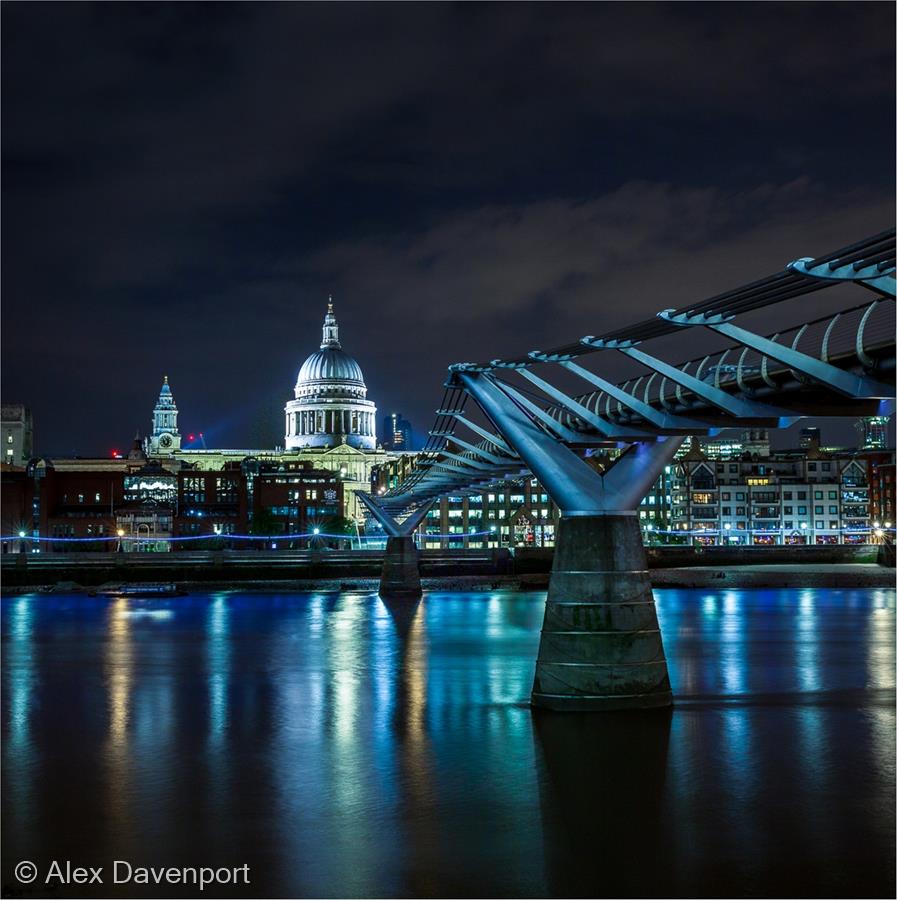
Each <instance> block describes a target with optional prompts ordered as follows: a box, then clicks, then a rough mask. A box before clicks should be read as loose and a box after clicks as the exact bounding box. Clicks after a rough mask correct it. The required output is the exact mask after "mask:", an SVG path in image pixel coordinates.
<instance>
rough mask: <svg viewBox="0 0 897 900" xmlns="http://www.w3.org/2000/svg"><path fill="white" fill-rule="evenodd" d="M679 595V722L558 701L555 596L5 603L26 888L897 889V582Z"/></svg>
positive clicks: (664, 615) (706, 892)
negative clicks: (552, 621) (168, 876)
mask: <svg viewBox="0 0 897 900" xmlns="http://www.w3.org/2000/svg"><path fill="white" fill-rule="evenodd" d="M656 596H657V601H658V612H659V616H660V620H661V627H662V629H663V634H664V640H665V647H666V652H667V656H668V659H669V665H670V675H671V680H672V683H673V689H674V691H675V693H676V697H677V703H676V706H675V708H674V710H673V711H672V712H671V713H670V712H656V711H652V712H650V713H605V714H557V713H546V712H539V713H534V712H533V711H531V710H530V709H529V707H528V705H527V700H528V697H529V691H530V688H531V683H532V677H533V670H534V664H535V656H536V651H537V647H538V643H539V629H540V626H541V618H542V609H543V602H544V594H539V593H489V592H484V593H467V594H458V593H452V594H441V593H431V594H428V595H427V596H426V597H425V599H424V600H423V602H422V603H420V604H411V605H409V604H407V603H406V604H395V605H390V606H387V605H385V604H384V603H383V602H382V601H381V600H380V599H379V598H378V597H377V596H376V595H372V594H364V593H342V594H280V595H278V594H242V593H239V592H234V593H227V594H191V595H190V596H187V597H182V598H176V599H172V600H154V601H147V600H133V599H132V600H128V599H123V598H122V599H105V598H88V597H86V596H83V595H78V596H75V595H72V596H65V595H29V596H21V597H10V598H7V599H4V600H3V603H2V613H3V615H2V638H3V647H2V649H3V696H2V701H3V707H2V713H3V762H4V765H3V796H2V803H3V821H2V827H3V886H4V894H5V895H7V896H12V895H15V896H55V897H65V896H125V895H127V896H137V897H141V896H142V897H152V896H159V895H160V894H164V893H167V894H169V895H171V896H193V895H196V896H199V893H198V890H196V889H191V888H185V887H184V886H182V885H181V886H171V885H170V886H168V887H165V886H164V885H163V886H162V887H159V886H156V885H152V886H145V885H135V884H133V883H130V884H124V885H118V886H116V885H114V884H111V883H110V880H111V876H112V866H113V862H114V860H126V861H128V862H129V863H130V864H131V865H133V866H144V867H145V866H155V867H161V866H176V867H191V866H194V867H196V866H210V867H231V868H234V867H238V866H243V865H248V867H249V869H248V872H249V878H250V887H248V888H247V887H235V888H229V887H227V886H221V885H216V886H215V888H214V890H213V891H212V892H211V896H253V897H258V896H273V897H279V896H308V897H329V896H347V897H381V896H384V897H415V896H474V897H482V896H487V897H489V896H497V897H516V896H524V897H530V896H602V897H619V896H672V897H679V896H689V897H692V896H700V897H704V896H706V897H717V896H752V897H754V896H807V897H825V896H871V897H885V896H887V897H893V895H894V850H895V847H894V838H895V836H894V796H895V705H894V704H895V692H894V673H895V618H894V615H895V592H894V591H892V590H855V591H852V590H820V589H812V590H731V591H730V590H725V591H717V592H708V591H691V590H681V591H680V590H660V591H657V592H656ZM21 860H29V861H31V862H33V863H34V864H35V866H36V868H37V872H38V873H39V877H38V879H37V880H36V881H35V883H33V884H32V885H31V886H29V887H25V886H23V885H21V884H19V883H17V882H16V879H15V877H14V875H13V868H14V866H15V864H16V863H17V862H19V861H21ZM54 860H55V861H63V862H64V861H66V860H68V861H70V862H71V863H72V864H73V865H81V866H85V867H95V868H96V867H103V869H104V873H106V874H105V875H104V883H103V886H102V887H101V888H100V887H97V886H96V885H93V886H91V885H83V886H80V887H78V886H75V887H65V886H58V885H50V886H47V885H45V884H43V880H44V876H45V874H46V872H47V871H48V867H49V866H50V865H51V863H52V862H53V861H54ZM206 895H207V896H209V895H210V892H209V889H208V888H207V889H206Z"/></svg>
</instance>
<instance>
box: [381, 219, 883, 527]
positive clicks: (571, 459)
mask: <svg viewBox="0 0 897 900" xmlns="http://www.w3.org/2000/svg"><path fill="white" fill-rule="evenodd" d="M894 272H895V233H894V231H893V230H890V231H887V232H883V233H881V234H877V235H875V236H873V237H870V238H867V239H866V240H863V241H859V242H858V243H856V244H853V245H851V246H849V247H844V248H842V249H840V250H836V251H834V252H833V253H828V254H826V255H824V256H821V257H818V258H815V259H813V258H804V259H799V260H796V261H795V262H792V263H791V264H789V265H788V266H787V267H786V268H785V270H784V271H782V272H779V273H777V274H775V275H772V276H770V277H768V278H764V279H761V280H759V281H755V282H753V283H751V284H748V285H745V286H743V287H740V288H737V289H735V290H732V291H728V292H726V293H723V294H719V295H717V296H715V297H711V298H709V299H707V300H704V301H702V302H700V303H696V304H695V305H693V306H689V307H685V308H682V309H679V310H670V309H668V310H663V311H662V312H660V313H658V314H657V316H656V318H654V319H649V320H646V321H643V322H640V323H638V324H636V325H633V326H630V327H627V328H623V329H619V330H617V331H614V332H611V333H609V334H605V335H602V336H599V337H596V336H587V337H583V338H581V339H580V340H578V341H576V342H573V343H570V344H566V345H563V346H561V347H557V348H555V349H552V350H547V351H539V350H534V351H532V352H530V353H528V354H526V355H525V356H523V357H519V358H516V359H507V360H500V359H494V360H492V361H490V362H488V363H481V364H477V363H457V364H455V365H452V366H450V367H449V372H450V378H449V381H448V383H447V385H446V393H445V396H444V398H443V402H442V405H441V406H440V409H439V410H438V411H437V417H436V423H435V425H434V427H433V429H432V431H431V432H430V440H429V442H428V444H427V447H426V448H425V449H424V452H423V454H422V456H421V458H420V461H419V463H418V465H417V466H416V467H415V469H414V470H413V471H412V472H411V473H410V474H409V475H408V476H407V477H406V478H405V479H404V481H403V482H402V483H401V484H399V485H398V486H397V487H395V488H393V489H392V490H390V491H389V492H387V493H386V494H384V495H383V496H381V497H378V498H376V499H374V498H370V497H368V498H365V499H366V505H367V506H368V509H369V510H370V511H371V512H372V514H373V515H374V516H375V517H376V518H377V519H378V520H379V521H380V522H381V524H383V525H384V528H386V530H387V532H388V533H389V534H393V531H395V530H396V529H399V531H400V532H401V533H405V532H407V533H410V531H411V530H413V527H416V525H417V524H419V522H420V521H422V519H423V516H424V515H425V513H426V509H428V508H429V506H430V504H431V502H432V501H434V500H435V499H436V498H437V497H439V496H442V495H445V494H455V495H458V494H471V493H480V492H482V491H484V490H486V489H488V488H489V487H491V486H493V485H495V484H497V483H500V482H503V481H506V480H509V479H513V478H517V477H520V476H526V475H529V474H530V473H532V474H534V475H535V476H536V477H538V478H539V479H540V480H541V481H542V483H543V484H544V485H545V487H546V489H547V490H548V492H549V494H551V496H552V499H553V500H554V501H555V502H556V503H557V505H558V506H559V508H560V509H561V511H562V513H563V514H564V515H565V516H572V515H593V514H604V513H605V512H606V511H608V510H616V511H622V510H630V511H631V510H634V509H635V507H636V506H637V505H638V503H639V502H640V500H641V498H642V497H643V496H644V494H645V493H647V492H648V490H649V489H650V486H651V484H653V482H654V480H655V478H656V477H657V473H658V472H659V471H660V469H661V468H662V466H663V465H665V464H666V463H668V462H669V460H670V459H671V458H672V457H673V455H674V454H675V451H676V449H677V448H678V447H679V446H680V444H681V442H682V440H683V438H684V436H686V435H692V434H696V435H713V434H715V433H717V432H718V431H719V430H720V429H722V428H726V427H732V426H736V425H739V426H744V425H758V426H764V427H787V426H789V425H791V424H792V423H793V422H795V421H796V420H797V419H799V418H801V417H804V416H811V415H849V416H861V415H877V414H888V413H890V412H892V411H893V405H894V401H893V397H894V381H893V373H894V302H893V301H894V298H895V278H894ZM843 283H849V284H852V285H855V286H858V287H861V288H864V289H866V290H868V291H870V292H871V293H872V294H873V295H874V296H873V297H872V298H871V299H870V300H868V301H867V302H863V303H861V304H858V305H855V306H852V307H850V308H847V309H842V310H841V311H839V312H836V313H834V314H833V315H828V316H824V317H822V318H819V319H816V320H813V321H809V322H806V321H805V322H803V323H801V324H800V325H798V326H795V327H793V328H790V329H788V330H785V331H779V332H777V333H775V334H771V335H760V334H757V333H755V332H754V331H751V330H749V329H747V328H745V327H742V325H741V324H736V321H737V320H739V317H741V316H743V315H745V314H746V313H749V312H754V311H757V310H760V309H763V308H766V307H770V306H772V305H774V304H779V303H783V302H785V301H788V300H793V299H795V298H798V297H802V296H804V295H806V294H810V293H814V292H816V291H821V290H825V289H827V288H830V287H832V286H835V285H837V284H843ZM696 330H697V331H704V332H712V333H714V334H715V335H720V336H722V338H724V339H726V340H727V341H728V342H729V346H728V347H727V348H724V349H722V350H719V351H716V352H713V353H711V354H708V355H706V356H703V357H701V358H700V359H692V360H688V361H687V362H684V363H679V364H671V363H669V362H666V361H665V360H664V359H661V358H660V357H658V356H656V355H654V354H652V353H650V352H648V351H647V350H646V349H645V348H644V345H645V343H646V342H648V341H651V340H653V339H656V338H661V337H665V336H668V335H674V334H676V333H681V332H683V331H691V332H694V331H696ZM608 351H612V352H614V353H618V354H622V355H624V356H626V357H629V359H630V360H632V361H634V362H635V363H637V364H638V365H639V366H640V367H641V368H642V370H643V371H642V372H641V374H639V375H637V376H635V377H633V378H630V379H628V380H626V381H624V382H622V383H612V382H610V381H609V380H607V379H605V378H603V377H602V376H601V375H599V374H597V373H596V372H594V371H592V370H591V369H589V368H586V367H585V366H583V365H582V364H581V358H582V357H584V356H587V355H593V354H597V353H600V352H608ZM561 370H563V371H561ZM557 375H562V376H563V377H564V378H566V379H567V380H568V381H569V380H571V379H570V376H571V375H572V376H575V379H576V380H577V381H579V382H581V383H582V385H583V388H584V389H585V388H587V390H584V391H583V392H582V393H576V392H570V391H566V390H563V389H561V388H560V387H559V386H558V385H557V383H556V382H557V378H556V377H555V378H554V380H553V376H557ZM468 397H473V399H474V401H475V402H476V404H477V406H478V407H479V408H480V409H481V410H482V412H483V413H484V414H485V416H486V418H487V419H488V420H489V421H490V422H491V423H492V425H493V426H494V428H495V431H493V430H491V429H489V428H484V427H483V426H482V425H480V424H477V422H476V421H474V419H473V417H471V416H470V415H468V414H467V413H466V412H465V403H466V401H467V398H468ZM459 427H460V428H462V429H464V431H462V432H461V433H462V434H463V435H464V436H463V437H462V436H459V434H458V433H457V431H458V429H459ZM625 444H628V445H629V447H628V449H626V451H625V452H624V453H622V454H621V455H620V457H618V459H617V461H616V462H615V463H614V464H613V465H612V466H611V468H610V469H609V470H608V471H607V472H605V473H603V474H599V473H597V472H596V471H595V469H593V468H592V467H591V466H589V465H588V464H587V463H586V462H585V461H584V460H583V459H582V456H581V451H582V449H583V448H589V447H602V446H603V447H607V446H621V445H625ZM421 509H424V512H423V513H421V512H420V510H421ZM408 510H412V512H411V513H410V515H408V517H407V518H406V519H405V522H404V523H403V524H402V525H399V524H398V522H397V518H396V517H398V516H400V515H402V514H403V513H407V511H408ZM389 523H391V524H389ZM409 523H413V524H412V527H411V528H408V524H409ZM388 524H389V527H387V525H388ZM397 533H398V532H397Z"/></svg>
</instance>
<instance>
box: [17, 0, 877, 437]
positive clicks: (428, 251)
mask: <svg viewBox="0 0 897 900" xmlns="http://www.w3.org/2000/svg"><path fill="white" fill-rule="evenodd" d="M846 9H847V8H846V7H843V6H841V5H838V4H827V5H825V6H819V7H816V6H814V7H812V8H811V7H802V6H800V5H798V4H794V5H789V6H786V7H781V8H778V7H775V8H767V7H765V6H753V7H746V6H740V5H736V6H734V7H733V6H731V5H728V6H726V7H725V8H723V7H722V6H715V5H710V4H706V5H700V6H690V5H688V6H686V5H678V6H676V7H671V6H645V5H638V6H635V5H633V6H626V5H598V4H594V5H579V6H575V7H565V8H557V7H555V8H554V9H552V10H551V11H550V12H549V10H548V8H547V7H545V6H542V5H537V4H534V5H529V6H511V7H509V6H504V7H501V8H499V7H477V8H476V9H474V8H470V7H467V8H461V7H452V6H435V5H434V6H429V7H414V8H407V7H406V8H403V9H402V11H401V13H399V12H398V9H397V8H396V7H390V6H385V5H378V6H371V7H364V8H360V9H359V10H358V11H357V13H358V15H359V16H360V17H361V19H362V21H363V24H364V26H365V27H359V28H354V29H352V30H351V32H347V31H346V29H345V27H344V26H345V15H346V13H345V10H344V9H342V8H339V7H309V6H300V5H286V6H282V7H278V6H265V7H250V6H242V5H241V6H232V7H218V6H216V7H215V8H214V11H213V12H206V11H205V10H202V11H199V10H198V8H192V7H175V6H167V7H155V6H152V7H144V6H142V7H139V8H138V7H128V6H121V7H108V8H102V9H101V8H98V7H92V6H88V5H80V4H79V5H74V6H73V7H56V11H57V13H58V14H57V15H54V17H53V18H52V20H47V19H46V17H41V16H39V15H38V14H37V12H36V8H35V7H33V6H30V5H25V4H23V5H21V6H11V7H8V8H7V10H6V25H7V27H6V28H5V29H4V36H3V40H4V59H3V67H4V69H3V71H4V76H5V77H4V84H3V90H4V101H5V102H4V105H3V124H4V126H5V138H6V140H5V155H4V177H5V181H4V187H5V191H4V194H5V197H4V199H5V206H6V213H7V216H8V217H9V218H10V220H15V221H17V222H19V223H20V226H21V227H20V228H18V229H14V230H10V229H7V234H6V241H7V254H6V266H5V267H4V273H3V288H4V298H5V301H6V302H5V303H4V305H3V313H2V316H3V338H2V340H3V373H2V374H3V382H4V388H3V393H4V401H5V402H22V403H24V404H25V405H27V406H28V407H29V408H31V409H32V411H33V413H34V421H35V434H36V440H37V445H38V448H39V449H40V451H41V452H46V453H50V454H55V453H60V454H61V453H71V452H79V453H82V454H89V453H103V452H106V451H107V450H108V448H110V447H113V446H116V445H118V444H121V443H123V442H125V441H126V440H128V439H129V438H130V437H131V436H132V435H133V432H134V429H135V428H136V427H140V428H145V427H146V425H145V424H144V420H145V412H144V409H145V404H146V398H147V397H151V396H153V395H154V392H155V390H156V389H157V386H158V382H159V380H160V378H161V376H162V375H163V374H168V375H169V376H171V378H172V380H173V382H174V383H176V384H177V385H178V391H179V395H180V396H181V397H182V398H183V399H182V401H181V402H182V403H183V421H184V423H185V425H187V427H188V428H189V429H190V430H193V431H203V432H204V434H205V435H206V440H207V441H209V442H211V443H214V444H216V445H218V446H235V445H250V446H255V445H259V446H273V445H274V444H275V443H276V436H277V434H278V430H279V424H280V414H281V410H282V403H283V402H284V400H285V399H286V398H287V396H288V392H287V391H286V390H285V386H286V385H288V384H289V383H290V379H291V378H292V377H294V376H295V369H296V367H297V366H298V363H299V362H300V361H301V359H302V358H304V356H305V354H306V353H307V347H308V341H309V340H313V337H312V336H313V335H314V334H315V332H316V330H317V327H318V317H319V310H320V305H321V303H322V301H323V299H324V298H326V296H327V295H328V294H329V293H332V294H333V296H334V299H335V301H336V302H337V303H338V304H340V309H341V311H342V315H343V316H344V317H345V318H346V319H347V321H351V322H352V323H353V327H354V329H356V330H357V333H358V336H359V341H358V342H357V343H356V345H355V346H356V352H357V353H358V355H359V357H360V358H361V359H362V360H363V361H364V364H365V371H366V373H367V377H368V380H369V388H370V391H371V394H372V396H375V397H376V398H377V399H378V402H379V403H380V405H381V409H383V410H387V409H401V410H403V412H404V414H405V415H406V416H407V417H408V418H409V419H410V420H411V421H412V422H414V423H415V426H416V427H417V428H418V429H425V428H427V427H428V426H429V423H430V421H431V420H432V412H433V409H434V408H435V406H436V403H437V402H438V396H439V386H440V384H441V383H442V381H443V380H444V377H445V368H446V366H447V365H449V364H450V363H453V362H457V361H460V360H463V359H468V358H472V359H476V358H479V357H481V356H482V355H483V354H484V353H486V352H488V353H490V354H495V353H505V352H507V353H518V352H525V351H526V350H528V349H531V348H533V347H537V346H539V345H544V344H546V343H551V342H556V341H558V340H561V339H569V337H570V336H571V335H576V334H586V333H594V332H595V331H598V330H601V329H602V328H609V327H614V326H617V325H621V324H624V323H625V322H627V321H630V320H631V319H632V317H633V316H634V315H638V314H642V315H649V314H653V313H654V311H655V310H656V309H657V307H658V306H659V305H661V304H658V303H656V302H655V301H656V299H657V298H658V297H660V296H662V297H663V299H664V303H663V304H662V305H667V306H677V305H679V304H681V303H684V302H687V301H689V300H691V299H695V298H701V297H703V296H707V295H710V294H712V293H714V292H716V291H718V290H723V289H727V288H729V287H730V286H731V285H732V284H736V283H739V282H745V281H749V280H751V279H753V278H757V277H762V276H764V275H766V274H768V273H769V272H772V271H778V270H780V269H781V268H782V267H783V265H785V264H786V263H787V262H789V261H790V260H788V259H785V258H783V257H782V253H783V252H785V251H784V250H783V248H788V249H787V252H791V248H795V247H799V248H803V249H802V250H801V251H799V252H805V253H807V254H809V255H812V254H817V253H821V252H825V251H827V250H829V249H831V248H833V247H837V246H842V245H843V244H844V243H846V242H848V241H849V240H851V239H853V238H854V236H855V235H856V234H868V233H871V232H874V231H875V230H876V229H879V228H882V227H885V226H886V225H887V223H888V221H889V220H890V219H891V218H892V210H891V208H890V196H891V194H892V192H893V171H892V168H893V167H892V165H891V162H890V159H891V151H890V147H891V145H892V133H893V121H892V115H891V114H890V113H887V112H886V113H884V114H883V113H882V112H881V109H882V108H883V106H884V108H885V109H888V106H887V99H888V98H889V97H890V96H891V93H892V91H893V71H892V67H891V65H890V53H891V47H890V38H889V35H890V34H891V33H892V31H893V29H892V27H891V26H892V24H893V10H892V9H891V8H890V7H888V6H886V5H884V4H862V5H853V6H852V7H850V14H849V15H846V14H845V11H846ZM354 15H355V13H353V16H354ZM609 34H616V35H619V34H625V35H626V36H627V37H626V41H624V42H622V43H620V42H619V41H615V42H614V44H613V45H611V44H610V43H609V42H608V41H607V40H605V39H603V38H601V37H600V36H601V35H609ZM534 35H539V38H538V39H535V38H534ZM587 35H588V37H587ZM736 35H737V36H738V37H737V38H736V37H735V36H736ZM796 45H799V46H800V47H801V54H800V58H799V59H798V58H797V57H796V56H795V55H794V54H793V47H794V46H796ZM384 48H389V50H388V51H386V50H384ZM596 49H599V50H601V52H600V53H596V52H595V50H596ZM387 58H388V59H390V64H389V65H382V64H381V62H382V60H383V59H387ZM698 61H700V63H698ZM62 69H64V70H65V72H66V77H65V79H64V83H63V81H61V80H60V79H59V77H58V75H57V74H56V73H57V72H58V71H60V70H62ZM857 70H862V71H863V73H864V77H863V79H862V82H858V81H856V80H855V79H854V78H853V77H852V75H851V73H853V72H855V71H857ZM711 72H712V73H713V75H712V76H711V75H710V74H709V73H711ZM745 72H751V73H752V76H751V77H750V78H746V77H744V73H745ZM446 73H449V75H450V77H448V78H446V77H445V74H446ZM661 74H662V77H661ZM362 87H363V88H364V89H361V88H362ZM821 119H825V120H826V121H832V122H835V121H836V122H837V123H838V127H837V128H823V129H820V128H819V127H816V125H817V124H818V122H819V121H820V120H821ZM810 123H812V124H813V127H810ZM747 126H749V127H747ZM708 134H710V135H712V141H708V140H707V139H706V136H707V135H708ZM858 135H862V139H861V140H860V139H858V137H857V136H858ZM35 233H39V234H40V235H41V239H40V240H39V241H34V240H33V239H32V238H33V235H34V234H35ZM670 271H675V272H676V273H677V277H676V278H675V279H670V278H669V272H670ZM36 359H40V362H41V370H40V376H39V377H38V376H37V375H36V374H35V367H34V361H35V360H36ZM409 371H413V372H414V373H415V378H414V380H413V383H411V382H410V381H409V379H408V377H407V376H408V372H409ZM95 398H102V402H101V403H96V402H94V400H95ZM832 427H834V428H836V429H838V428H841V426H840V425H833V426H832ZM826 428H827V430H829V426H828V425H827V426H826ZM836 442H838V443H846V436H845V437H844V438H840V439H836Z"/></svg>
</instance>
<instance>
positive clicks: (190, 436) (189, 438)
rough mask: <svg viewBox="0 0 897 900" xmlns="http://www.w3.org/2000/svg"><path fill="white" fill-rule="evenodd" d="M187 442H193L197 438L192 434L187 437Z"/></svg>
mask: <svg viewBox="0 0 897 900" xmlns="http://www.w3.org/2000/svg"><path fill="white" fill-rule="evenodd" d="M187 440H188V441H192V440H195V438H194V437H193V435H192V434H188V435H187Z"/></svg>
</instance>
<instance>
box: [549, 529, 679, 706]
mask: <svg viewBox="0 0 897 900" xmlns="http://www.w3.org/2000/svg"><path fill="white" fill-rule="evenodd" d="M672 702H673V695H672V692H671V690H670V679H669V675H668V674H667V664H666V656H665V655H664V651H663V640H662V638H661V634H660V628H659V626H658V624H657V611H656V609H655V606H654V595H653V593H652V590H651V582H650V579H649V577H648V562H647V557H646V555H645V548H644V546H643V545H642V538H641V534H640V530H639V524H638V518H637V516H636V515H635V513H634V512H632V513H628V514H619V513H618V514H611V515H594V516H589V515H584V516H572V517H569V518H562V519H561V520H560V524H559V526H558V534H557V539H556V543H555V552H554V564H553V566H552V570H551V579H550V581H549V584H548V598H547V600H546V602H545V618H544V621H543V625H542V638H541V641H540V643H539V657H538V660H537V662H536V676H535V680H534V684H533V693H532V703H533V706H539V707H546V708H548V709H557V710H615V709H645V708H648V707H654V706H669V705H670V704H671V703H672Z"/></svg>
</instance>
